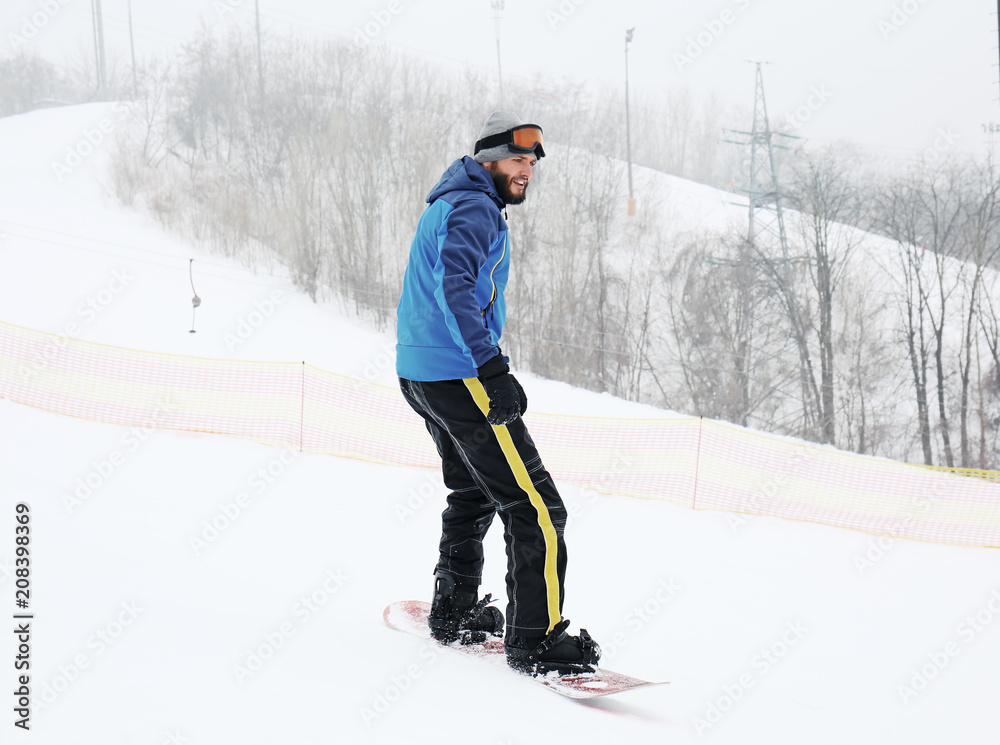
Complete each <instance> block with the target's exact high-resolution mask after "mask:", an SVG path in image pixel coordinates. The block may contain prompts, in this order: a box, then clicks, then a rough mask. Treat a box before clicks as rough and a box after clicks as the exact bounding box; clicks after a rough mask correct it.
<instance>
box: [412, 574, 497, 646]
mask: <svg viewBox="0 0 1000 745" xmlns="http://www.w3.org/2000/svg"><path fill="white" fill-rule="evenodd" d="M434 576H435V577H436V580H435V582H434V600H433V602H432V603H431V611H430V614H429V615H428V616H427V625H428V626H430V628H431V636H432V637H433V638H434V639H436V640H437V641H439V642H441V643H442V644H451V643H452V642H454V641H457V642H459V643H461V644H481V643H482V642H484V641H486V640H487V639H488V638H489V637H490V636H501V635H502V634H503V613H501V612H500V609H499V608H496V607H494V606H492V605H490V603H491V602H492V601H493V596H492V595H486V597H484V598H483V599H482V600H478V601H477V600H476V598H477V597H478V595H479V588H478V587H476V586H475V585H463V584H459V583H457V582H455V578H454V577H451V576H450V575H447V574H441V573H439V572H436V573H435V574H434Z"/></svg>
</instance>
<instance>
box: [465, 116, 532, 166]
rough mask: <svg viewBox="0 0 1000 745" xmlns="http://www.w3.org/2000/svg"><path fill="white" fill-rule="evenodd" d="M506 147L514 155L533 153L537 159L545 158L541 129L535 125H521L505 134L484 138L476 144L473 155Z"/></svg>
mask: <svg viewBox="0 0 1000 745" xmlns="http://www.w3.org/2000/svg"><path fill="white" fill-rule="evenodd" d="M499 145H506V146H507V147H509V148H510V150H511V151H512V152H515V153H535V154H536V155H537V156H538V157H539V158H544V157H545V149H544V148H543V147H542V128H541V127H539V126H538V125H537V124H522V125H520V126H518V127H514V128H513V129H508V130H507V131H506V132H500V133H499V134H495V135H490V136H488V137H484V138H483V139H481V140H479V141H478V142H477V143H476V150H475V152H474V153H473V155H475V154H476V153H478V152H479V151H480V150H488V149H489V148H491V147H498V146H499Z"/></svg>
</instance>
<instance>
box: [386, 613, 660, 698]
mask: <svg viewBox="0 0 1000 745" xmlns="http://www.w3.org/2000/svg"><path fill="white" fill-rule="evenodd" d="M430 610H431V604H430V603H426V602H424V601H422V600H401V601H398V602H395V603H390V604H389V605H388V606H386V609H385V610H384V611H383V612H382V618H383V619H385V622H386V624H387V625H388V626H390V627H391V628H394V629H396V630H397V631H403V632H406V633H407V634H412V635H413V636H418V637H420V638H421V639H427V640H430V639H431V633H430V629H429V628H428V627H427V614H428V613H429V612H430ZM442 648H443V649H449V650H452V651H454V652H456V653H458V654H464V655H467V656H469V657H475V658H477V659H480V660H484V661H486V662H489V663H492V664H494V665H498V666H501V667H503V668H504V669H506V670H510V672H512V673H513V672H514V671H513V670H511V669H510V668H509V667H508V666H507V658H506V656H505V655H504V651H503V640H501V639H496V638H494V639H489V640H487V641H485V642H483V643H482V644H464V645H463V644H457V643H456V644H450V645H443V646H442ZM515 674H518V675H520V673H515ZM522 677H524V678H526V679H527V680H533V681H535V682H536V683H539V684H541V685H543V686H545V687H546V688H548V689H549V690H551V691H555V692H556V693H559V694H561V695H563V696H566V697H568V698H575V699H588V698H597V697H598V696H609V695H611V694H613V693H621V692H622V691H630V690H632V689H634V688H643V687H646V686H655V685H667V683H653V682H650V681H648V680H642V679H640V678H633V677H632V676H630V675H623V674H622V673H616V672H613V671H611V670H606V669H604V668H600V667H599V668H598V669H597V671H596V672H593V673H580V674H576V675H563V676H559V675H557V674H556V673H549V674H548V675H544V676H543V675H539V676H535V677H532V676H530V675H524V676H522Z"/></svg>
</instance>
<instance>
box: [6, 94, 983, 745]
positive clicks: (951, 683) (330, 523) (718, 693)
mask: <svg viewBox="0 0 1000 745" xmlns="http://www.w3.org/2000/svg"><path fill="white" fill-rule="evenodd" d="M113 116H114V110H113V107H109V106H100V105H91V106H81V107H74V108H69V109H62V110H48V111H40V112H35V113H32V114H28V115H23V116H18V117H11V118H8V119H4V120H0V162H3V163H4V164H5V167H4V168H3V169H2V171H0V257H2V258H3V260H4V268H5V271H4V272H2V273H0V320H3V321H6V322H10V323H17V324H21V325H25V326H29V327H32V328H38V329H43V330H46V331H54V332H59V333H67V331H66V330H67V328H69V327H71V328H73V329H74V331H73V332H72V333H73V334H74V335H76V336H78V337H79V338H83V339H88V340H91V341H95V342H101V343H107V344H115V345H122V346H128V347H135V348H140V349H149V350H156V351H162V352H170V353H177V354H191V355H198V356H207V357H238V358H242V359H276V360H300V359H302V360H306V361H307V362H309V363H311V364H314V365H317V366H319V367H323V368H326V369H329V370H333V371H336V372H340V373H345V374H349V375H354V376H357V377H363V378H366V379H369V380H374V381H376V382H380V383H385V384H387V385H393V384H394V377H393V370H392V361H391V352H392V338H391V334H390V333H388V332H385V331H379V330H378V329H375V328H373V327H371V326H369V325H367V324H365V323H361V322H358V321H357V320H355V319H352V318H350V317H348V316H345V315H344V314H343V313H341V312H340V311H338V310H337V309H336V308H335V307H332V306H329V305H320V306H317V305H314V304H312V303H311V302H310V301H309V300H308V299H307V298H305V297H303V296H302V295H301V294H300V293H298V292H296V291H295V290H294V288H293V287H292V286H291V285H290V283H289V282H288V281H287V279H285V278H284V277H283V276H282V275H281V274H280V273H275V274H267V273H264V272H259V273H254V272H252V271H248V270H246V269H244V268H241V267H239V266H237V265H236V264H234V263H232V262H228V261H226V260H225V259H222V258H220V257H217V256H211V255H207V254H206V253H204V252H203V251H201V250H200V249H198V248H196V247H193V246H190V245H186V244H184V243H183V242H182V241H180V240H178V239H177V238H176V237H173V236H171V235H169V234H167V233H165V232H164V231H163V230H161V229H160V228H158V227H156V226H155V225H154V224H153V223H152V222H151V221H150V220H149V219H147V218H146V217H143V216H142V215H139V214H137V213H135V212H132V211H129V210H126V209H124V208H122V207H120V206H118V205H116V204H115V202H114V200H113V199H111V198H109V197H107V196H106V194H107V193H108V191H107V188H106V184H105V181H106V177H105V175H104V174H105V171H104V165H105V159H106V155H107V152H106V149H105V148H107V147H110V146H111V142H110V140H111V137H110V135H109V137H108V138H107V140H106V141H104V142H102V144H100V145H98V146H95V148H94V150H93V152H92V153H91V154H90V155H89V156H87V157H85V158H83V159H82V162H81V163H80V164H79V165H78V166H77V167H76V168H74V169H73V170H72V172H71V173H70V174H69V175H68V176H65V177H64V178H63V179H62V180H61V181H60V180H59V177H58V175H57V174H56V172H55V170H54V169H53V167H52V163H53V162H60V161H61V160H63V159H64V158H65V157H66V148H67V147H71V146H74V144H75V143H79V142H80V141H81V140H82V139H85V138H86V135H87V132H90V131H93V129H94V128H95V127H98V126H99V124H100V122H101V120H102V119H105V118H111V117H113ZM675 187H676V188H677V189H678V190H681V189H683V188H684V187H683V182H679V181H678V182H676V183H675ZM703 190H704V187H692V189H691V192H690V194H691V195H692V196H690V199H692V200H695V199H697V195H698V194H699V193H703ZM707 198H709V199H714V200H716V202H718V201H721V200H723V199H724V196H723V195H720V194H719V193H715V194H714V195H707ZM705 209H706V210H710V209H711V207H710V206H706V207H705ZM191 258H194V260H195V261H194V265H193V269H194V278H195V283H196V287H197V291H198V294H199V295H200V296H201V297H202V299H203V304H202V305H201V307H199V308H198V310H197V313H196V318H195V325H196V329H197V333H195V334H191V333H189V328H190V324H191V302H190V299H191V287H190V282H189V277H188V268H189V260H190V259H191ZM116 273H117V274H116ZM116 277H117V279H116ZM116 287H117V288H119V291H118V292H115V291H114V288H116ZM102 291H106V292H103V294H102ZM275 292H277V293H279V297H280V298H281V302H275V303H274V304H273V307H272V312H271V313H270V315H269V316H268V317H267V319H266V321H265V322H263V323H261V324H260V325H259V326H258V327H257V328H255V329H254V333H253V334H252V335H251V336H250V338H249V339H247V340H246V341H245V342H243V343H241V344H236V345H233V344H231V340H230V341H227V337H229V336H231V335H232V334H233V333H234V330H235V328H236V326H237V324H238V322H239V319H241V318H243V319H247V318H248V316H249V314H250V312H251V311H253V310H254V308H255V307H258V306H255V303H257V304H261V305H264V306H265V307H266V303H267V302H268V300H269V299H273V298H274V297H275V296H274V295H273V294H272V293H275ZM99 298H100V299H109V298H110V299H109V301H108V302H107V303H102V302H101V300H99ZM89 300H94V301H95V302H96V305H97V309H95V307H94V306H93V305H88V301H89ZM98 309H99V310H98ZM88 311H92V312H88ZM71 325H72V326H71ZM522 382H524V383H525V387H526V388H527V389H528V395H529V398H530V399H531V401H532V406H533V407H534V408H535V409H536V410H538V411H551V412H579V411H584V410H586V411H588V412H593V413H601V414H608V415H616V416H649V415H655V416H669V415H670V413H669V412H655V411H653V410H651V409H650V408H649V407H642V406H638V405H635V404H628V403H625V402H621V401H616V400H614V399H613V398H611V397H609V396H600V395H597V394H593V393H588V392H583V391H578V390H574V389H572V388H570V387H569V386H566V385H563V384H558V383H553V382H550V381H543V380H540V379H538V378H535V377H532V376H525V377H524V379H523V381H522ZM0 452H3V453H4V468H3V479H4V480H3V488H2V490H0V502H2V505H0V514H2V518H0V519H2V520H3V522H4V525H6V526H7V527H6V528H5V529H4V530H3V531H0V535H3V536H5V537H3V538H0V588H2V589H0V594H2V596H3V597H4V601H3V603H4V605H5V607H7V608H8V609H11V610H9V611H8V612H10V613H11V615H13V613H15V612H16V611H14V610H13V607H14V604H13V594H14V582H15V577H14V575H13V568H14V559H15V553H14V552H15V543H14V514H15V512H14V510H15V505H16V504H17V503H19V502H25V503H27V504H29V505H30V508H31V528H32V532H31V555H32V572H31V582H32V591H33V592H32V604H31V612H32V613H34V619H33V620H32V622H31V629H32V636H31V669H30V675H31V681H30V684H31V690H32V696H33V699H34V706H33V710H32V716H31V728H32V729H31V732H30V734H25V735H24V737H23V738H22V739H24V741H26V742H35V743H46V744H49V743H52V744H55V743H60V744H61V743H74V744H76V743H79V744H80V745H89V743H98V742H100V743H115V744H117V743H122V744H124V743H149V744H150V745H159V744H160V743H167V742H185V743H188V742H189V743H229V742H241V743H248V744H255V743H272V742H282V743H296V745H305V744H309V743H334V742H336V743H402V742H407V743H414V742H416V743H439V742H454V741H458V740H459V738H461V740H463V741H474V742H482V743H488V744H493V743H496V744H498V745H499V744H510V745H513V744H514V743H538V742H545V741H549V740H555V739H558V740H559V741H560V742H572V743H604V742H636V743H646V742H649V743H652V742H657V743H659V742H670V743H696V742H703V741H704V742H715V743H740V744H741V745H742V744H745V743H817V744H820V743H830V744H833V743H848V742H849V743H852V745H856V744H858V743H872V744H878V745H882V744H884V743H899V742H907V743H935V744H937V743H941V742H958V743H963V744H974V743H992V742H995V741H996V732H995V722H994V719H995V717H994V716H993V708H992V707H993V706H994V705H995V703H996V701H997V699H998V694H1000V684H998V682H997V676H996V669H997V662H998V661H1000V631H998V627H1000V621H998V617H1000V571H998V570H1000V554H998V553H997V552H996V551H994V550H989V549H975V548H963V547H955V546H943V545H935V544H929V543H918V542H912V541H905V540H893V539H890V538H887V537H883V538H878V537H874V536H869V535H864V534H860V533H854V532H851V531H847V530H841V529H836V528H831V527H825V526H820V525H814V524H807V523H798V522H790V521H782V520H777V519H770V518H763V517H755V518H743V517H739V518H737V517H736V516H733V515H728V514H725V513H720V512H697V511H692V510H688V509H683V508H680V507H676V506H673V505H670V504H667V503H659V502H652V501H645V500H638V499H632V498H629V497H627V496H614V497H608V496H599V495H597V494H596V493H593V492H590V491H587V490H583V489H578V488H574V487H567V486H562V487H561V490H562V492H563V496H564V498H565V500H566V502H567V506H568V507H569V510H570V515H571V517H570V521H569V524H568V527H567V534H566V535H567V542H568V548H569V553H570V561H569V572H568V576H567V585H566V606H565V613H566V615H567V616H568V617H569V618H570V619H572V621H573V624H574V626H579V625H583V626H585V627H586V628H588V629H589V630H590V632H591V633H592V634H593V635H594V637H595V638H596V639H597V640H598V641H599V642H600V643H602V645H603V646H604V649H605V662H606V664H607V666H608V667H609V668H612V669H615V670H619V671H621V672H626V673H629V674H632V675H636V676H640V677H646V678H649V679H657V680H659V679H665V680H669V681H671V685H670V686H666V687H659V688H651V689H647V690H638V691H634V692H630V693H627V694H622V695H621V696H618V697H615V698H611V699H606V700H599V701H598V702H596V703H592V704H581V703H579V702H574V701H570V700H565V699H562V698H560V697H558V696H555V695H553V694H552V693H550V692H547V691H544V690H541V689H540V688H538V687H537V686H534V685H531V684H530V683H529V682H527V681H524V680H521V679H519V678H518V677H517V676H516V675H514V674H512V673H509V672H507V671H505V670H501V669H494V668H493V667H492V666H488V665H483V664H481V663H479V662H476V661H474V660H469V659H466V658H464V657H462V656H459V655H446V654H441V653H440V650H438V649H436V648H435V647H433V646H431V645H430V644H429V643H428V644H423V643H421V642H420V641H418V640H415V639H413V638H412V637H409V636H407V635H404V634H400V633H398V632H394V631H392V630H390V629H388V628H387V627H386V626H385V625H384V624H383V622H382V618H381V614H382V609H383V608H384V606H385V605H386V604H387V603H388V602H390V601H392V600H398V599H410V598H413V599H421V598H424V599H426V598H428V596H429V593H430V589H431V581H432V578H431V574H430V573H431V570H432V567H433V564H434V560H435V555H436V545H437V537H438V536H437V533H438V528H439V523H438V520H439V517H438V515H439V512H440V509H441V508H442V506H443V498H444V494H445V490H444V487H443V485H442V484H441V483H440V480H439V477H438V475H437V474H436V473H435V472H431V471H424V470H419V469H406V468H392V467H385V466H378V465H374V464H369V463H362V462H357V461H352V460H342V459H337V458H333V457H328V456H314V455H304V454H299V453H296V452H294V451H289V450H283V449H277V448H270V447H266V446H263V445H259V444H255V443H253V442H247V441H244V440H237V439H232V438H226V437H222V436H216V435H209V434H193V433H177V432H167V431H162V432H154V433H152V434H145V433H142V432H137V431H133V430H128V429H125V428H121V427H115V426H109V425H104V424H98V423H93V422H87V421H83V420H78V419H72V418H69V417H64V416H59V415H55V414H51V413H46V412H43V411H39V410H35V409H31V408H28V407H24V406H20V405H17V404H13V403H11V402H10V401H7V400H0ZM114 453H118V454H119V457H117V458H115V459H112V454H114ZM542 455H543V457H544V453H543V454H542ZM112 460H114V462H112ZM94 474H97V475H96V476H94V477H93V478H92V479H91V481H92V482H96V481H98V480H100V481H101V483H100V485H99V486H97V487H96V488H94V489H92V490H91V493H90V494H88V495H87V496H86V498H85V499H83V500H82V503H80V504H73V503H72V502H68V501H67V500H66V498H65V497H66V496H67V495H69V494H72V493H74V492H75V490H77V489H78V488H79V483H80V481H81V480H83V481H86V479H87V477H88V476H93V475H94ZM428 483H430V484H431V485H432V487H431V490H432V491H433V493H434V494H435V495H436V496H435V497H434V498H430V499H426V498H424V497H423V496H422V495H425V494H426V493H427V491H428V486H427V484H428ZM415 495H416V496H417V497H418V498H417V499H416V500H415V501H414V496H415ZM408 501H409V504H410V506H411V507H412V510H411V511H410V512H407V513H402V512H399V511H397V507H398V506H399V505H400V504H406V503H407V502H408ZM487 542H488V545H487V557H488V560H487V565H486V576H485V581H484V586H483V590H484V591H490V592H493V593H494V594H502V592H503V587H504V581H503V575H504V560H503V547H502V536H501V532H500V530H499V529H495V530H494V531H493V532H492V533H491V535H490V536H489V537H488V540H487ZM15 654H16V639H15V638H13V635H12V634H7V635H6V641H5V642H3V643H2V644H0V669H3V670H4V671H5V672H4V673H3V674H2V675H0V679H2V683H3V685H4V686H5V687H7V688H6V690H8V691H14V690H15V688H16V686H17V685H18V684H17V681H16V677H15V673H16V671H15V670H14V668H13V661H14V657H15ZM13 700H14V697H13V696H11V698H8V699H7V707H6V711H7V715H6V721H5V722H4V723H3V724H2V725H0V726H2V727H3V728H5V729H7V731H8V732H9V731H10V728H11V727H12V724H13V721H14V719H15V715H14V713H13V711H12V708H13V706H14V703H13ZM19 734H20V733H19Z"/></svg>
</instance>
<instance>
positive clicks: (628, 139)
mask: <svg viewBox="0 0 1000 745" xmlns="http://www.w3.org/2000/svg"><path fill="white" fill-rule="evenodd" d="M998 1H1000V0H998ZM633 31H635V26H633V27H632V28H630V29H628V30H627V31H626V32H625V147H626V149H627V151H628V216H629V217H635V212H636V210H635V195H634V194H633V191H632V123H631V120H630V118H629V112H628V45H629V44H631V43H632V32H633Z"/></svg>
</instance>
